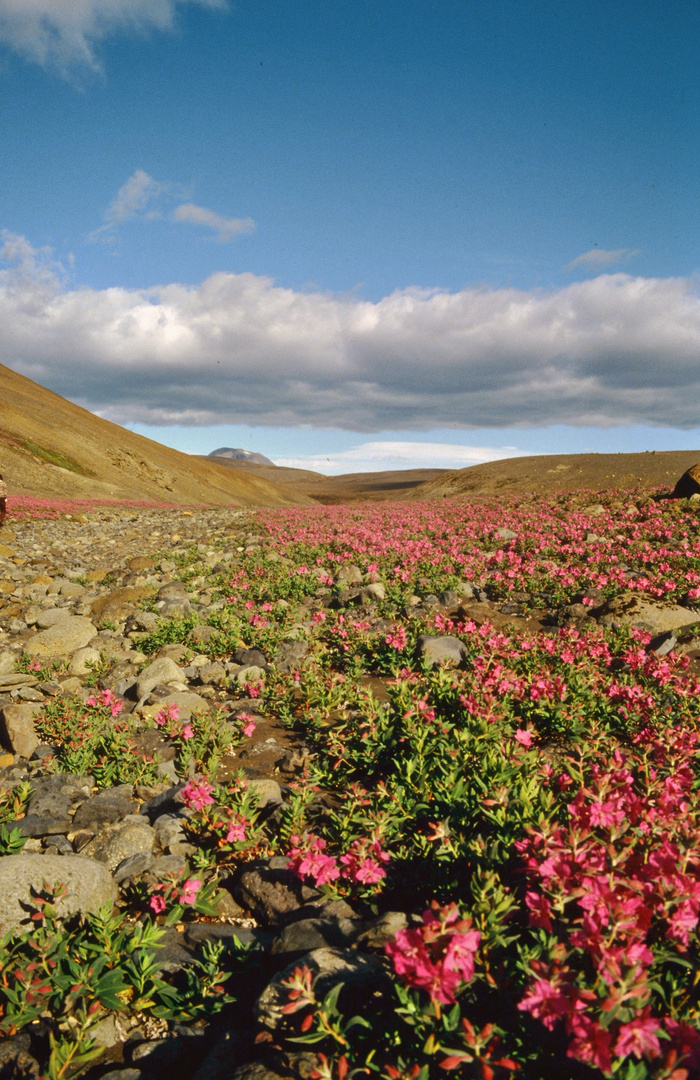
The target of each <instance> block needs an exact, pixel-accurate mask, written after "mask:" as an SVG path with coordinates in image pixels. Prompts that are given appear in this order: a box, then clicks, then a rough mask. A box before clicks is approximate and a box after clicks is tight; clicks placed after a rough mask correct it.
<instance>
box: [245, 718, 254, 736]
mask: <svg viewBox="0 0 700 1080" xmlns="http://www.w3.org/2000/svg"><path fill="white" fill-rule="evenodd" d="M255 727H256V724H255V721H254V720H249V721H248V723H247V724H246V726H245V727H244V728H243V734H244V735H247V737H248V738H250V736H251V735H252V734H253V732H254V731H255Z"/></svg>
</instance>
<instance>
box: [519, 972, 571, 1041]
mask: <svg viewBox="0 0 700 1080" xmlns="http://www.w3.org/2000/svg"><path fill="white" fill-rule="evenodd" d="M518 1008H519V1009H520V1011H521V1012H529V1013H530V1015H531V1016H534V1017H536V1018H537V1019H538V1020H541V1021H542V1023H543V1024H544V1026H545V1027H546V1028H547V1030H548V1031H552V1029H553V1028H554V1026H555V1024H556V1023H557V1022H558V1021H559V1020H561V1018H562V1016H566V1015H567V1014H568V1013H569V1012H570V1011H571V1002H570V1000H569V997H568V996H567V995H566V994H564V993H562V991H561V989H560V988H559V987H558V986H556V985H555V984H554V983H552V982H550V981H549V979H536V980H535V982H534V983H533V984H532V986H531V987H530V990H529V992H528V993H527V994H526V995H525V997H524V998H523V999H522V1001H519V1002H518Z"/></svg>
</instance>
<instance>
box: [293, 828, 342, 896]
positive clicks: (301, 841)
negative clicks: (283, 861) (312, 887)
mask: <svg viewBox="0 0 700 1080" xmlns="http://www.w3.org/2000/svg"><path fill="white" fill-rule="evenodd" d="M291 839H292V844H293V845H294V846H293V847H292V849H291V851H290V852H289V862H288V864H287V865H288V867H289V869H290V870H293V871H294V873H295V874H296V875H297V876H298V877H300V878H302V879H303V878H305V877H310V878H313V881H314V884H316V885H325V884H327V882H330V881H334V880H335V879H336V878H339V877H340V870H339V869H338V866H337V863H336V860H335V858H334V857H333V856H332V855H326V853H325V847H326V841H325V840H322V839H321V837H320V836H314V834H313V833H304V835H303V837H299V836H293V837H292V838H291Z"/></svg>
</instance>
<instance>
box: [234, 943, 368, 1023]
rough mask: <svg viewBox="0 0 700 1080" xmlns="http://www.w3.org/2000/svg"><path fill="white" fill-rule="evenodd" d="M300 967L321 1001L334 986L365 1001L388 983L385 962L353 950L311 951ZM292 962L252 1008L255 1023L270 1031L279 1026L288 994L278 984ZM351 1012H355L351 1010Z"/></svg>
mask: <svg viewBox="0 0 700 1080" xmlns="http://www.w3.org/2000/svg"><path fill="white" fill-rule="evenodd" d="M304 964H305V966H306V967H308V968H309V969H310V970H311V972H312V973H313V975H314V976H315V977H316V981H315V984H314V992H315V994H316V996H317V997H318V998H323V997H324V996H325V995H326V994H327V993H328V992H329V991H330V990H332V989H333V987H335V986H337V985H338V983H342V984H343V986H344V987H345V988H346V989H349V990H351V991H352V992H353V996H355V997H360V998H365V999H367V998H369V997H370V996H371V995H372V994H373V993H374V992H375V990H377V989H378V988H381V987H382V986H384V985H387V984H388V983H389V978H388V973H387V966H386V961H385V960H384V959H383V958H382V957H379V956H373V955H371V954H369V953H358V952H356V951H354V950H353V949H325V948H324V949H314V950H313V951H312V952H309V953H307V954H306V956H305V957H304ZM295 967H296V962H294V961H293V962H292V963H291V964H289V965H288V966H287V967H286V968H283V970H282V971H280V972H278V974H277V975H275V976H274V978H273V979H272V981H271V982H270V984H269V985H268V986H267V987H266V988H265V989H264V990H263V992H262V994H261V995H260V997H259V998H258V1000H257V1001H256V1003H255V1005H254V1007H253V1014H254V1016H255V1019H256V1021H257V1022H258V1023H259V1024H261V1025H262V1026H263V1027H266V1028H268V1030H271V1031H274V1030H275V1029H276V1028H277V1027H278V1026H279V1024H280V1023H281V1022H282V1019H283V1014H282V1008H283V1006H284V1005H286V1004H287V1002H288V1001H289V991H288V990H286V989H285V988H284V987H283V986H282V983H283V982H284V981H285V980H286V979H288V978H289V976H290V975H291V974H292V972H293V971H294V968H295ZM354 1011H359V1010H357V1009H355V1010H354Z"/></svg>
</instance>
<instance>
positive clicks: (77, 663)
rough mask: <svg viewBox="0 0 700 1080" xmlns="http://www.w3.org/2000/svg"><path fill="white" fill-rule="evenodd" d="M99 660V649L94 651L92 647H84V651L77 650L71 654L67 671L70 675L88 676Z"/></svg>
mask: <svg viewBox="0 0 700 1080" xmlns="http://www.w3.org/2000/svg"><path fill="white" fill-rule="evenodd" d="M101 659H102V657H101V656H100V650H99V649H95V648H94V647H93V646H92V645H86V647H85V648H84V649H77V650H76V651H75V652H74V653H73V655H72V657H71V661H70V664H69V665H68V670H69V672H70V674H71V675H89V674H90V672H91V671H92V669H93V668H94V667H96V666H97V665H98V664H99V663H100V661H101Z"/></svg>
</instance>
